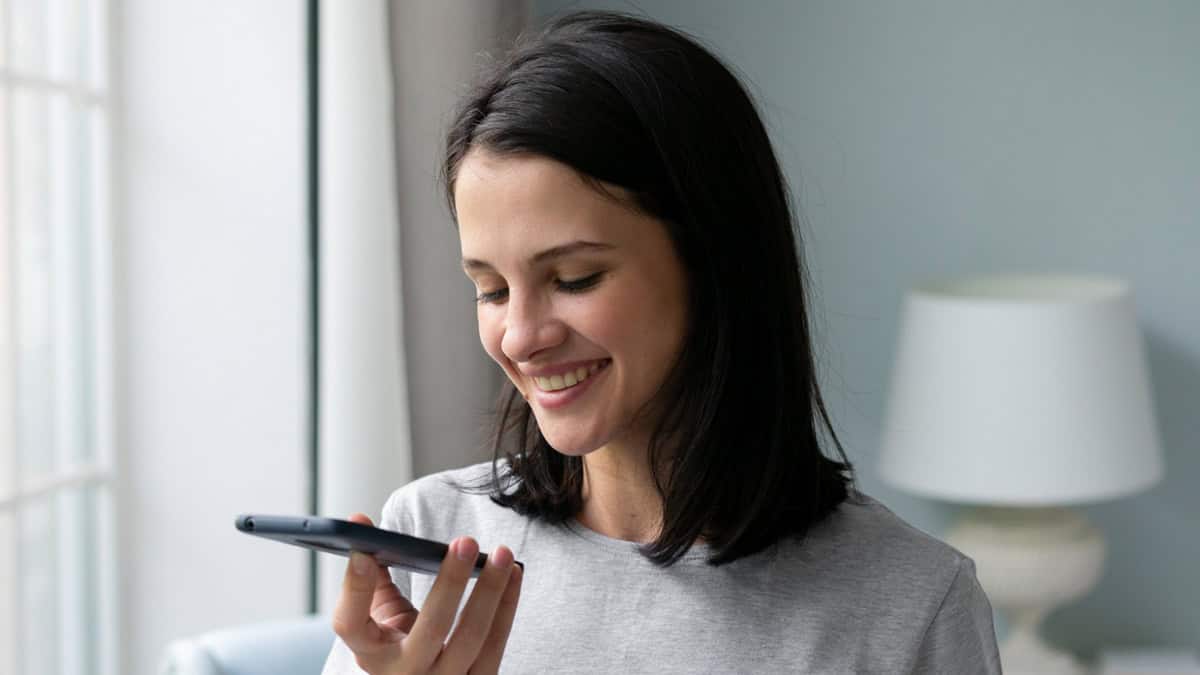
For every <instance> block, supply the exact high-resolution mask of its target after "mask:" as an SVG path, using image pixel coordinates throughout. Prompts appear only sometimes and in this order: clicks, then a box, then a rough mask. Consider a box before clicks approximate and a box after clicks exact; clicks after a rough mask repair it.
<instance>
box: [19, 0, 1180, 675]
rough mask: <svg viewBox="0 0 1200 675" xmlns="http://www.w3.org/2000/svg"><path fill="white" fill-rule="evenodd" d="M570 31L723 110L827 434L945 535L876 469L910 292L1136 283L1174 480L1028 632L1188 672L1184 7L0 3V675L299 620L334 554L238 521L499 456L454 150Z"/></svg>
mask: <svg viewBox="0 0 1200 675" xmlns="http://www.w3.org/2000/svg"><path fill="white" fill-rule="evenodd" d="M593 7H602V8H611V9H619V10H625V11H632V12H636V13H643V14H645V15H648V16H649V17H651V18H653V19H657V20H661V21H664V22H666V23H669V24H672V25H674V26H677V27H679V28H681V29H683V30H685V31H687V32H689V33H691V34H693V35H695V36H697V37H698V38H700V39H701V41H702V42H703V43H704V44H705V45H707V46H708V47H710V48H711V49H713V50H714V51H715V52H717V53H718V54H719V55H721V56H722V58H723V59H724V60H725V61H726V62H727V63H728V64H729V65H731V66H732V67H733V68H734V69H735V70H736V71H737V72H738V73H739V74H740V75H741V76H742V77H743V78H744V80H745V81H746V83H747V84H748V86H749V88H750V90H751V93H752V94H753V96H754V97H755V99H756V101H757V103H758V104H759V106H760V109H761V111H762V113H763V115H764V117H765V119H766V122H767V124H768V126H769V129H770V132H771V134H772V138H773V140H774V142H775V144H776V150H777V152H778V154H779V157H780V159H781V161H782V164H783V166H784V169H785V172H786V174H787V175H788V177H789V180H790V182H791V189H792V192H793V196H794V197H795V201H796V204H797V205H798V207H799V211H800V215H801V222H800V230H801V236H802V239H803V246H804V255H805V258H806V260H807V263H808V265H809V268H810V270H811V274H812V280H813V287H812V288H811V289H810V293H811V299H812V303H813V304H812V306H813V322H814V330H815V333H816V336H817V341H818V350H819V357H820V361H819V367H820V369H821V379H822V383H823V386H824V388H825V389H824V391H825V395H826V397H827V401H828V403H829V405H830V408H831V413H832V417H833V420H834V423H835V426H836V428H837V430H838V432H839V434H840V435H841V437H842V440H843V442H844V443H845V445H846V450H847V453H848V454H849V456H850V459H851V460H852V461H854V462H855V463H856V465H857V469H858V471H859V477H860V483H861V486H862V488H863V490H864V491H865V492H867V493H868V494H871V495H873V496H875V497H876V498H878V499H880V500H881V501H883V502H884V503H885V504H887V505H888V506H889V507H891V508H892V509H893V510H894V511H896V512H897V513H898V514H899V515H900V516H901V517H903V518H905V519H907V520H908V521H909V522H911V523H913V524H914V525H916V526H918V527H920V528H922V529H924V530H926V531H928V532H930V533H932V534H935V535H939V534H940V533H942V532H943V531H944V530H945V528H946V527H947V526H948V524H949V523H950V522H951V521H952V520H953V519H954V517H955V516H956V515H957V513H958V512H959V508H960V507H958V506H955V505H951V504H945V503H938V502H934V501H931V500H924V499H920V498H918V497H913V496H910V495H907V494H903V493H900V492H897V491H895V490H893V489H891V488H890V487H888V486H887V485H885V484H883V483H882V482H881V481H880V480H879V479H878V477H877V472H876V469H875V460H876V457H877V454H878V453H877V448H878V443H879V435H880V426H881V420H882V415H883V409H884V403H885V394H886V389H887V383H888V378H889V372H890V368H891V360H892V356H893V352H894V345H895V340H896V333H897V320H898V317H899V311H900V301H901V299H902V297H903V294H904V292H905V290H906V289H908V288H910V287H912V286H914V285H916V284H918V283H921V282H924V281H927V280H930V279H937V278H945V277H953V276H959V275H965V274H979V273H1006V272H1060V273H1081V274H1096V275H1107V276H1114V277H1120V278H1123V279H1126V280H1128V281H1129V282H1130V284H1131V285H1132V288H1133V293H1134V298H1135V300H1136V306H1137V313H1138V320H1139V322H1140V326H1141V329H1142V332H1143V335H1144V337H1145V341H1146V350H1147V355H1148V362H1149V369H1150V374H1151V379H1152V382H1153V395H1154V399H1155V404H1156V407H1157V415H1158V423H1159V426H1160V429H1161V433H1162V446H1163V453H1164V461H1165V465H1166V468H1167V473H1166V478H1165V479H1164V480H1163V481H1162V482H1161V483H1159V484H1158V485H1157V486H1155V487H1154V488H1153V489H1152V490H1150V491H1148V492H1145V493H1143V494H1140V495H1138V496H1136V497H1131V498H1127V499H1122V500H1118V501H1113V502H1111V503H1105V504H1096V505H1092V506H1088V507H1086V511H1087V514H1088V515H1089V517H1091V518H1092V519H1093V521H1094V522H1096V523H1097V524H1098V525H1100V526H1101V527H1102V528H1103V529H1104V530H1105V533H1106V534H1107V536H1108V540H1109V547H1110V551H1109V557H1108V560H1107V564H1106V568H1105V572H1104V575H1103V577H1102V579H1101V581H1100V583H1099V586H1098V587H1097V588H1096V589H1095V591H1094V592H1093V593H1091V594H1090V595H1089V596H1088V597H1087V598H1086V599H1085V600H1083V601H1080V602H1078V603H1075V604H1073V605H1070V606H1068V607H1066V608H1064V609H1062V610H1060V611H1058V612H1056V613H1055V614H1053V615H1052V616H1050V617H1049V618H1048V620H1047V623H1046V636H1047V638H1048V639H1049V640H1050V641H1051V642H1054V643H1056V644H1058V645H1061V646H1063V647H1065V648H1067V649H1070V650H1071V651H1074V652H1076V653H1078V654H1081V655H1084V656H1088V655H1093V654H1095V653H1096V652H1097V651H1098V650H1100V649H1102V648H1104V647H1106V646H1110V645H1146V646H1155V645H1174V646H1184V647H1191V648H1200V582H1198V581H1197V578H1196V571H1197V570H1200V491H1197V490H1196V489H1195V487H1194V486H1195V484H1196V482H1197V481H1198V480H1200V453H1198V452H1197V450H1198V448H1200V285H1198V282H1197V281H1196V273H1195V269H1194V266H1195V264H1196V259H1197V258H1198V257H1200V4H1197V3H1194V2H1187V1H1184V0H1180V1H1177V2H1171V1H1168V0H1148V1H1145V2H1138V3H1128V2H1115V1H1109V2H1086V3H1085V2H1066V1H1063V2H1006V3H980V2H969V3H963V2H951V1H948V0H946V1H936V0H918V1H915V2H906V3H885V2H865V1H861V2H860V1H852V2H834V1H815V0H812V1H810V0H803V1H802V0H797V1H794V2H782V1H779V2H767V1H756V2H739V3H733V2H718V1H715V0H700V1H691V0H643V1H640V2H636V3H634V2H611V3H608V2H570V3H567V2H557V1H552V0H534V1H515V0H514V1H501V0H478V1H477V2H471V1H468V0H444V1H434V0H405V1H401V0H396V1H395V2H393V3H390V4H389V3H386V2H383V1H381V0H361V1H355V2H334V1H333V0H325V1H324V2H317V0H309V1H308V2H304V1H300V0H258V1H256V2H236V1H233V0H206V1H204V2H201V1H200V0H0V673H18V674H21V675H27V674H34V673H36V674H38V675H44V674H55V673H61V674H64V675H67V674H71V675H75V674H85V673H86V674H92V673H97V674H113V673H151V672H156V671H157V670H158V669H159V668H160V667H162V664H163V663H164V654H165V653H166V651H167V649H168V646H169V645H172V644H177V643H178V641H181V640H186V639H189V638H191V637H194V636H197V635H202V634H206V633H208V632H211V631H214V630H219V629H223V628H227V627H232V626H239V625H245V624H252V623H255V622H262V621H269V620H283V619H292V618H296V617H302V616H305V615H308V614H313V613H317V614H320V613H322V612H326V611H328V610H329V609H330V607H331V606H332V601H333V599H334V598H336V592H337V584H338V583H339V581H340V576H341V573H342V570H343V561H342V560H341V559H339V558H333V557H331V556H323V557H328V558H329V559H328V560H321V561H319V562H318V561H316V560H315V556H313V555H310V554H308V553H307V552H305V551H302V550H300V549H294V548H290V547H285V546H280V545H277V544H271V543H268V542H265V541H263V540H260V539H257V538H251V537H247V536H245V535H242V534H240V533H238V532H237V531H236V530H235V529H234V528H233V519H234V517H235V516H236V515H237V514H239V513H247V512H260V513H281V514H300V513H319V514H322V515H329V516H335V517H344V516H346V515H347V514H349V513H351V512H354V511H362V512H365V513H368V514H370V515H371V516H372V517H373V518H376V519H377V518H378V515H379V510H380V508H381V506H382V504H383V501H384V499H386V497H387V495H388V494H389V493H390V492H391V491H392V490H393V489H395V488H397V487H399V486H401V485H403V484H405V483H406V482H408V481H410V480H411V479H413V478H414V477H417V476H420V475H424V474H427V473H430V472H434V471H438V470H441V469H446V468H451V467H457V466H462V465H465V464H468V463H472V462H475V461H480V460H482V459H485V458H487V457H490V451H489V450H488V449H487V448H486V447H485V445H486V444H485V440H484V439H485V431H486V422H487V413H488V410H489V409H490V406H491V403H492V399H493V395H494V392H495V391H496V386H497V384H498V382H499V380H498V376H499V374H498V372H497V371H496V369H495V368H494V367H493V366H491V365H489V362H487V361H486V360H485V357H484V354H483V352H482V350H481V349H480V347H479V345H478V337H477V334H476V332H475V323H474V310H473V302H472V300H473V293H472V287H471V285H470V284H469V282H467V280H466V279H465V278H464V277H463V276H462V274H461V272H460V271H459V269H458V263H457V260H458V251H457V246H458V244H457V237H456V234H455V232H454V230H453V227H452V225H451V223H450V220H449V216H448V214H447V212H446V209H445V206H444V204H443V202H442V200H441V195H440V192H439V187H438V184H437V181H436V173H437V162H438V158H439V150H440V142H441V133H442V129H443V126H444V124H445V122H446V119H447V116H448V113H449V110H450V107H451V105H452V103H453V101H454V100H455V98H456V96H457V95H458V94H459V93H460V92H461V91H462V88H463V86H464V85H465V83H467V82H468V81H470V79H471V76H472V73H473V72H474V71H475V69H476V68H477V67H478V66H479V65H481V64H482V63H483V62H485V61H486V59H487V58H488V57H487V55H488V54H495V53H498V50H499V49H501V48H502V46H503V45H504V44H507V43H508V42H510V41H511V39H512V38H513V36H515V35H516V34H517V33H519V32H520V31H521V30H524V29H525V28H526V27H529V26H536V25H537V24H539V23H540V22H541V21H542V20H543V18H544V17H546V16H548V15H551V14H553V13H556V12H560V11H563V10H569V9H578V8H593ZM800 412H802V411H800ZM997 627H998V630H999V632H1000V633H1001V635H1003V633H1004V630H1005V626H1004V625H1003V623H1002V622H999V623H998V625H997ZM317 668H318V670H319V664H318V665H317Z"/></svg>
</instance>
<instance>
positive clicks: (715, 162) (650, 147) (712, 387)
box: [442, 11, 854, 566]
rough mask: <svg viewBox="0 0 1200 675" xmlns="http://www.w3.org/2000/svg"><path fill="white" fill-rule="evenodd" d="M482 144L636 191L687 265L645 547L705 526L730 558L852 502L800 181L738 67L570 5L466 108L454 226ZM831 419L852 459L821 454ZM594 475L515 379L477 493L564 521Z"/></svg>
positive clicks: (654, 30) (683, 544) (654, 551)
mask: <svg viewBox="0 0 1200 675" xmlns="http://www.w3.org/2000/svg"><path fill="white" fill-rule="evenodd" d="M474 147H480V148H483V149H486V150H487V151H489V152H490V153H493V154H497V155H500V156H517V155H537V156H543V157H547V158H550V159H553V160H556V161H558V162H561V163H563V164H566V165H568V166H570V167H572V168H574V169H575V170H576V171H577V172H579V174H580V175H581V176H582V177H583V178H584V179H585V180H588V181H589V182H590V183H591V184H592V185H593V186H595V187H596V188H597V189H600V190H602V191H603V187H602V186H601V185H600V182H606V183H612V184H615V185H618V186H620V187H622V188H625V189H626V190H628V191H629V192H630V193H631V194H632V195H633V200H634V202H635V203H634V204H633V205H634V206H635V207H636V208H639V209H641V210H642V211H644V212H645V213H647V214H649V215H651V216H654V217H655V218H657V219H658V220H660V221H662V222H663V223H664V224H665V225H666V227H667V230H668V232H669V234H670V237H671V240H672V242H673V243H674V246H675V249H676V251H677V252H678V254H679V257H680V259H681V260H682V263H683V266H684V268H685V270H686V281H687V289H688V292H687V295H688V303H689V308H688V320H689V326H688V328H687V333H686V338H685V341H684V344H683V347H682V349H681V352H680V354H679V356H678V359H677V361H676V363H675V364H674V366H673V368H672V369H671V371H670V373H669V375H668V376H667V378H666V380H665V381H664V383H663V385H662V388H661V389H660V391H659V393H658V396H657V397H656V401H657V402H659V403H660V404H661V405H662V406H663V410H664V412H663V414H662V415H661V417H660V418H659V421H658V423H657V426H656V428H655V430H654V433H653V436H652V440H651V443H650V448H649V462H650V466H651V467H654V468H655V470H654V471H653V472H652V473H653V474H654V476H655V483H656V487H657V489H658V492H659V494H660V495H661V496H662V499H663V505H664V512H663V520H662V527H661V530H660V533H659V535H658V538H657V539H656V540H654V541H652V542H649V543H646V544H644V545H643V546H642V547H641V552H642V554H643V555H645V556H646V557H647V558H648V559H650V560H652V561H654V562H655V563H656V564H659V565H663V566H666V565H670V564H672V563H674V562H675V561H676V560H678V559H679V557H681V556H682V555H683V554H684V553H685V552H687V550H688V549H689V548H690V547H691V545H692V543H693V542H695V541H696V540H697V538H698V537H703V539H704V540H705V542H706V543H707V544H708V545H709V547H710V549H711V550H712V555H711V556H710V557H709V558H708V562H709V563H710V564H713V565H721V564H725V563H729V562H732V561H734V560H737V559H739V558H742V557H745V556H749V555H751V554H753V553H757V552H759V551H761V550H763V549H765V548H766V547H768V546H770V545H772V544H773V543H775V542H777V541H778V540H779V539H780V538H782V537H784V536H786V535H797V536H800V537H803V535H804V534H805V533H806V532H807V531H808V530H809V529H810V528H811V527H812V526H813V525H814V524H816V523H817V522H819V521H820V520H821V519H823V518H824V517H825V516H826V515H828V514H829V513H830V512H831V511H833V510H834V509H835V508H836V507H837V505H838V504H840V503H841V502H842V501H843V500H845V499H846V497H847V492H848V489H849V487H851V485H852V483H853V480H854V473H853V467H852V465H851V463H850V461H849V460H848V459H847V458H846V454H845V451H844V450H843V449H842V445H841V442H840V441H839V440H838V438H837V434H836V433H835V432H834V430H833V427H832V424H831V423H830V420H829V415H828V413H827V412H826V409H825V404H824V402H823V400H822V398H821V393H820V391H819V389H818V386H817V378H816V373H815V371H814V359H813V349H812V340H811V336H810V333H809V325H808V313H807V310H806V301H805V281H804V278H805V277H806V276H807V275H806V272H805V269H804V268H803V267H802V256H801V255H800V254H799V253H798V250H797V246H798V243H799V242H798V234H797V232H796V231H795V226H794V221H793V216H792V210H791V205H790V201H789V196H788V189H787V186H786V183H785V179H784V176H783V174H782V171H781V170H780V167H779V163H778V161H777V159H776V157H775V154H774V151H773V150H772V148H771V143H770V140H769V139H768V136H767V132H766V129H765V128H764V126H763V123H762V121H761V120H760V119H759V115H758V113H757V111H756V110H755V107H754V104H753V102H752V101H751V99H750V97H749V95H748V94H747V92H746V91H745V89H744V88H743V87H742V85H741V83H740V82H739V81H738V79H737V78H736V77H735V76H734V75H733V74H732V73H731V72H730V70H729V69H728V68H727V67H726V66H724V65H723V64H722V63H721V62H720V61H719V60H718V59H717V58H716V57H715V56H713V55H712V54H711V53H709V52H708V51H706V50H705V49H704V48H703V47H701V46H700V45H699V44H697V43H696V42H695V41H693V40H692V39H691V38H689V37H686V36H684V35H683V34H681V33H680V32H678V31H676V30H673V29H671V28H668V27H665V26H662V25H659V24H656V23H653V22H651V21H647V20H645V19H641V18H637V17H633V16H630V15H627V14H621V13H612V12H594V11H585V12H575V13H571V14H567V15H564V16H561V17H559V18H557V19H556V20H553V21H552V22H550V23H549V24H548V25H547V26H546V27H545V28H544V29H543V30H542V31H540V32H539V33H537V34H535V35H532V36H526V37H523V38H522V39H519V40H518V42H517V45H516V46H515V48H514V49H513V50H512V51H511V52H510V53H509V54H508V55H507V57H505V58H503V59H501V60H499V61H497V62H495V63H493V64H492V67H491V68H489V69H488V70H487V71H486V72H485V73H484V75H483V77H482V79H481V80H480V81H479V82H478V83H477V84H476V85H475V86H474V88H473V89H472V90H471V91H470V92H469V93H468V95H466V96H465V97H464V99H463V100H462V102H461V104H460V106H459V108H458V109H457V111H456V113H455V115H454V117H453V120H452V123H451V125H450V129H449V132H448V134H447V138H446V151H445V161H444V165H443V167H442V179H443V183H444V186H445V190H446V199H447V201H448V202H449V206H450V211H451V214H452V215H454V217H455V220H456V221H457V211H456V209H455V204H454V185H455V178H456V174H457V171H458V168H459V165H460V164H461V162H462V161H463V158H464V157H465V156H466V154H467V152H468V151H469V150H471V149H472V148H474ZM606 194H607V193H606ZM822 429H823V430H825V431H828V432H829V437H830V439H831V440H832V441H833V444H834V446H835V447H836V449H837V452H838V455H839V456H840V457H841V461H840V462H839V461H835V460H833V459H830V458H828V457H825V456H824V455H823V454H822V452H821V442H820V439H819V437H818V436H819V431H821V430H822ZM664 453H667V454H669V458H668V456H667V454H664ZM501 456H503V457H504V458H505V459H506V460H507V461H506V462H505V464H506V465H505V466H504V467H503V468H500V464H501V462H500V458H501ZM582 485H583V462H582V459H581V458H579V457H573V456H566V455H563V454H562V453H559V452H557V451H555V450H554V449H553V448H552V447H551V446H550V445H549V444H548V443H547V441H546V439H545V438H544V437H543V436H542V434H541V432H540V431H539V429H538V427H537V422H536V419H535V418H534V416H533V414H532V410H531V409H530V407H529V404H528V403H527V402H526V401H525V400H524V399H523V398H522V397H521V396H520V395H519V393H518V391H517V389H516V388H515V387H514V386H513V385H512V384H511V383H510V382H507V381H506V383H505V385H504V391H503V392H502V393H501V398H500V402H499V407H498V410H497V413H496V420H495V435H494V443H493V463H492V471H491V476H490V478H488V479H486V481H485V483H484V484H480V485H478V486H476V488H477V489H485V490H487V491H488V492H489V493H490V494H491V499H492V500H493V501H494V502H496V503H497V504H500V505H502V506H505V507H508V508H511V509H513V510H515V511H516V512H518V513H521V514H523V515H527V516H531V517H536V518H541V519H544V520H545V521H547V522H554V523H563V522H566V521H567V520H568V519H570V518H573V517H574V516H575V515H576V514H578V513H579V511H580V510H581V508H582V496H581V488H582Z"/></svg>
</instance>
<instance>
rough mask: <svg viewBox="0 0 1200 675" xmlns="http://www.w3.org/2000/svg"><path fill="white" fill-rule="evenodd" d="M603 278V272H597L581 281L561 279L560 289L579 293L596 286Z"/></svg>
mask: <svg viewBox="0 0 1200 675" xmlns="http://www.w3.org/2000/svg"><path fill="white" fill-rule="evenodd" d="M602 276H604V273H603V272H596V273H595V274H589V275H588V276H586V277H583V278H581V279H559V281H558V287H559V289H561V290H564V291H566V292H568V293H579V292H582V291H585V290H587V289H589V288H591V287H592V286H595V285H596V283H597V282H598V281H600V277H602Z"/></svg>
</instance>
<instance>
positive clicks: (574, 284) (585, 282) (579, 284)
mask: <svg viewBox="0 0 1200 675" xmlns="http://www.w3.org/2000/svg"><path fill="white" fill-rule="evenodd" d="M602 276H604V272H596V273H595V274H589V275H588V276H586V277H583V278H581V279H571V280H568V281H563V280H559V281H558V282H557V283H558V289H559V290H560V291H563V292H564V293H583V292H584V291H587V290H588V289H590V288H591V287H592V286H595V285H596V284H597V283H598V282H599V281H600V277H602ZM506 295H508V289H507V288H501V289H500V290H497V291H488V292H487V293H480V294H479V295H478V296H476V297H475V302H478V303H480V304H486V303H491V302H499V301H500V300H503V299H504V297H505V296H506Z"/></svg>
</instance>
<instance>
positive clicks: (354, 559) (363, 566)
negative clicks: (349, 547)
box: [350, 552, 372, 576]
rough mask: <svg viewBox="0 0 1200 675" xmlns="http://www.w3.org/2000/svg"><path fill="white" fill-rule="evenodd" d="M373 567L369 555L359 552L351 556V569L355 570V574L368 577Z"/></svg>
mask: <svg viewBox="0 0 1200 675" xmlns="http://www.w3.org/2000/svg"><path fill="white" fill-rule="evenodd" d="M371 565H372V562H371V558H370V557H369V556H368V555H367V554H365V553H357V552H355V553H351V554H350V568H351V569H353V570H354V573H355V574H358V575H360V576H362V575H366V574H367V573H368V572H370V571H371Z"/></svg>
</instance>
